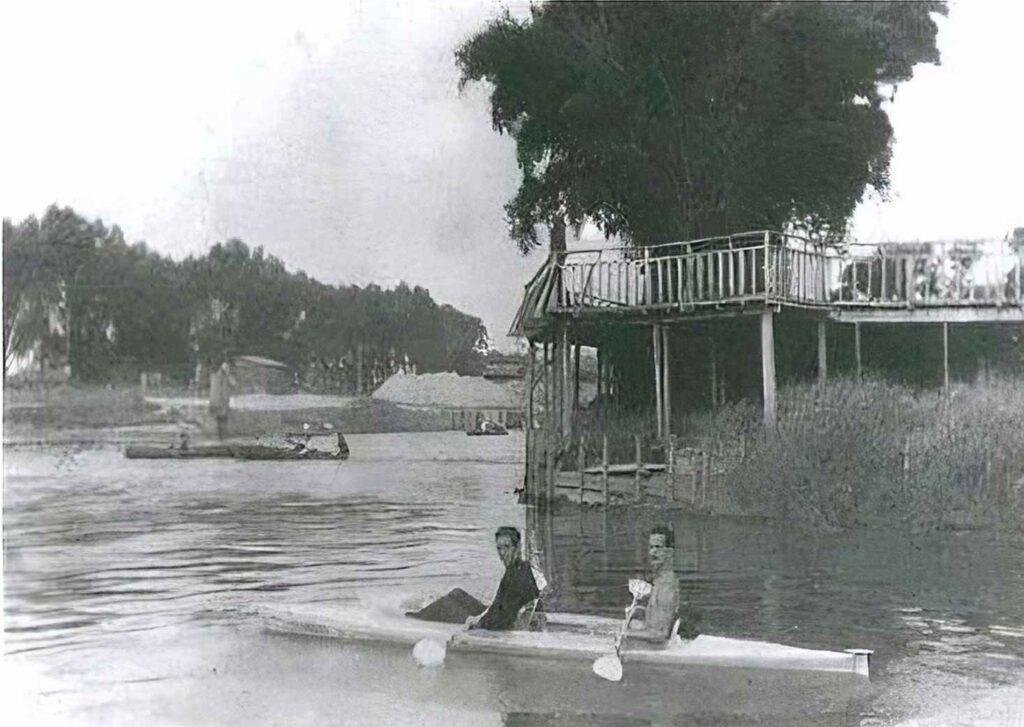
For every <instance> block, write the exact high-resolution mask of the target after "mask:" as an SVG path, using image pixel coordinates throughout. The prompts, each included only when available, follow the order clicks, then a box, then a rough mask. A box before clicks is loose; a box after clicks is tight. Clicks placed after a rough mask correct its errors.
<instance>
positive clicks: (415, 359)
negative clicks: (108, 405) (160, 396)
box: [3, 206, 487, 391]
mask: <svg viewBox="0 0 1024 727" xmlns="http://www.w3.org/2000/svg"><path fill="white" fill-rule="evenodd" d="M3 263H4V270H3V276H4V277H3V281H4V290H3V335H4V376H5V378H6V376H7V374H8V373H9V371H10V370H11V367H12V366H13V365H14V364H15V363H16V362H18V361H22V362H23V361H26V360H28V358H29V357H30V354H31V360H32V362H33V365H36V366H40V367H42V366H50V367H63V366H65V365H66V366H67V367H68V368H69V371H70V377H71V379H72V381H79V382H98V383H116V382H123V381H129V380H130V381H135V380H137V377H138V374H139V372H142V371H146V372H160V373H162V374H163V376H164V378H165V380H166V379H170V380H172V381H174V382H177V383H179V384H186V383H188V382H190V381H191V380H194V379H195V377H196V376H197V373H198V372H200V371H202V370H203V369H205V370H207V371H208V370H209V368H208V367H210V366H217V365H219V363H220V361H221V360H222V359H223V358H224V357H225V356H234V355H240V354H248V355H259V356H265V357H268V358H272V359H276V360H279V361H282V362H284V363H286V364H288V365H290V366H291V367H292V368H293V369H295V370H296V371H298V372H299V373H300V376H301V383H302V385H303V388H306V389H311V390H324V391H356V390H366V389H367V388H369V387H370V386H372V385H373V384H374V383H376V382H378V381H380V380H382V379H383V378H384V377H385V376H387V375H388V374H390V373H391V372H392V371H394V370H395V369H397V368H400V367H415V369H416V370H417V371H419V372H433V371H448V370H455V371H458V372H459V373H463V374H471V373H479V372H480V370H481V368H482V366H483V353H484V351H485V349H486V345H487V330H486V328H485V327H484V325H483V323H482V322H481V321H480V319H479V318H476V317H474V316H471V315H467V314H465V313H463V312H461V311H459V310H456V309H455V308H453V307H451V306H449V305H439V304H438V303H437V302H435V301H434V300H433V299H432V298H431V297H430V293H429V291H427V290H426V289H424V288H421V287H419V286H416V287H412V288H410V287H409V286H408V285H406V284H405V283H401V284H399V285H398V287H396V288H395V289H394V290H384V289H382V288H380V287H379V286H376V285H369V286H366V287H359V286H355V285H350V286H343V285H327V284H324V283H321V282H319V281H317V280H314V279H313V278H310V277H309V276H307V275H306V274H305V273H304V272H301V271H297V272H290V271H288V270H287V269H286V268H285V265H284V263H283V262H282V261H281V260H279V259H278V258H276V257H274V256H273V255H267V254H265V253H264V251H263V249H262V248H260V247H257V248H255V249H250V248H249V247H248V246H247V245H246V244H245V243H244V242H242V241H240V240H237V239H232V240H229V241H227V242H225V243H218V244H216V245H214V246H213V247H212V248H211V249H210V250H209V252H208V253H207V254H206V255H204V256H202V257H192V256H190V257H188V258H187V259H185V260H182V261H180V262H176V261H174V260H172V259H171V258H169V257H165V256H162V255H160V254H159V253H156V252H154V251H152V250H150V249H149V248H148V247H147V246H146V244H145V243H144V242H139V243H135V244H131V245H130V244H128V243H127V242H126V241H125V238H124V234H123V232H122V231H121V230H120V228H118V227H117V226H116V225H114V226H113V227H110V228H108V227H106V226H105V225H104V224H103V223H102V222H101V221H99V220H94V221H89V220H87V219H85V218H84V217H82V216H81V215H79V214H78V213H76V212H75V211H74V210H72V209H70V208H58V207H56V206H51V207H50V208H49V209H47V210H46V212H45V214H44V215H43V216H42V218H41V219H37V218H36V217H35V216H30V217H28V218H26V219H25V220H23V221H22V222H20V223H17V224H15V223H13V222H12V221H11V220H8V219H5V220H4V221H3ZM200 378H202V376H200Z"/></svg>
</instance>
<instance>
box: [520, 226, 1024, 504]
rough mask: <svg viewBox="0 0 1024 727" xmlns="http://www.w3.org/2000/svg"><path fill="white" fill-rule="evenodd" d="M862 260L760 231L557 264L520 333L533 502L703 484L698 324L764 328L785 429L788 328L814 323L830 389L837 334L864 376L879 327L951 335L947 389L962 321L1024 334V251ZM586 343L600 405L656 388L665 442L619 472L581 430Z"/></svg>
mask: <svg viewBox="0 0 1024 727" xmlns="http://www.w3.org/2000/svg"><path fill="white" fill-rule="evenodd" d="M857 249H858V250H863V252H856V251H850V250H841V249H836V248H834V247H829V246H826V245H823V244H820V243H816V242H813V241H811V240H808V239H805V238H801V237H798V236H794V235H788V234H782V233H777V232H770V231H759V232H749V233H743V234H737V235H732V236H728V237H720V238H710V239H704V240H693V241H687V242H680V243H671V244H667V245H657V246H650V247H609V248H600V249H587V250H572V251H569V252H558V253H555V254H553V255H551V256H550V257H549V258H548V259H547V261H546V262H545V263H544V265H543V266H542V267H541V268H540V270H539V271H538V272H537V274H536V275H535V276H534V277H533V279H532V280H531V281H530V282H529V283H528V284H527V286H526V290H525V293H524V297H523V302H522V304H521V306H520V309H519V311H518V313H517V316H516V319H515V321H514V323H513V326H512V330H511V331H510V333H511V334H512V335H519V336H525V337H526V338H527V339H528V341H529V343H530V353H531V355H530V367H529V372H528V374H527V377H528V386H527V392H528V393H527V402H526V429H527V497H528V498H530V499H538V498H539V499H553V498H555V497H556V496H560V495H561V496H565V495H566V494H567V493H568V490H570V489H572V488H575V496H576V497H577V499H580V500H581V501H584V502H589V501H599V502H603V503H612V502H613V501H616V500H619V501H625V500H629V499H636V498H637V497H638V496H639V493H640V489H641V480H642V481H643V482H645V483H646V482H650V483H656V482H659V481H661V480H665V481H666V482H667V483H668V484H664V485H660V487H661V489H662V490H663V491H664V492H665V493H668V499H670V500H671V499H673V497H674V494H678V492H679V491H680V486H679V485H678V483H679V482H683V483H685V482H686V481H687V478H688V477H689V478H691V479H692V475H691V474H689V473H690V470H685V472H683V470H682V469H681V466H680V465H679V464H678V463H677V462H676V461H674V457H675V454H674V452H673V447H674V445H673V441H674V440H673V432H672V423H673V413H672V412H673V405H674V402H675V405H676V406H677V408H678V406H679V399H680V395H679V392H680V384H679V382H680V381H683V380H687V379H688V378H690V376H691V372H689V371H686V370H679V367H678V353H679V350H678V349H679V346H678V345H677V344H678V340H677V339H678V338H679V337H680V335H682V334H683V333H684V332H685V331H687V330H690V331H692V330H693V327H694V326H697V325H700V326H704V327H705V328H704V329H703V330H714V327H715V326H718V325H721V324H722V323H723V322H724V321H728V320H736V319H738V318H739V317H743V316H757V317H758V318H759V325H758V326H757V329H758V331H759V339H760V346H759V349H760V351H759V353H760V369H761V375H760V378H761V386H760V388H761V398H762V401H763V419H764V423H765V426H766V427H768V428H771V427H773V426H774V425H775V422H776V418H777V403H776V402H777V380H776V379H777V371H776V347H777V333H776V326H777V322H778V321H779V320H799V321H801V325H803V324H805V323H806V324H807V325H812V326H813V329H814V330H815V331H816V333H815V334H814V335H816V337H817V356H816V371H817V378H818V381H819V383H820V384H821V385H825V383H826V381H827V378H828V375H829V366H830V362H829V357H828V350H829V335H830V331H836V332H839V331H841V330H848V331H850V332H851V333H852V339H853V342H854V343H853V357H854V358H855V361H854V362H853V363H852V368H853V369H854V370H855V371H856V372H857V375H858V376H859V375H860V373H861V371H862V369H863V362H862V354H861V352H862V341H863V337H864V336H865V335H870V331H865V326H866V325H868V324H887V325H893V324H900V325H907V326H912V325H924V324H932V325H934V326H935V327H939V326H941V346H942V351H943V363H942V366H943V379H942V380H943V382H944V385H945V387H946V389H947V390H948V388H949V386H950V373H949V345H950V344H949V341H950V336H951V335H955V334H952V333H951V331H950V328H951V326H957V327H961V326H971V325H975V324H986V325H999V326H1021V324H1024V279H1022V269H1024V246H1021V245H1020V244H1019V243H1017V244H1016V245H1014V244H1012V243H1009V242H990V243H984V244H982V243H972V244H968V243H956V244H939V243H913V244H887V245H878V246H873V247H870V248H867V247H865V246H861V247H859V248H857ZM645 329H646V330H647V331H649V332H648V333H647V334H645V335H646V336H647V338H646V339H641V337H640V336H639V331H642V330H645ZM626 335H628V336H629V337H630V338H629V341H630V342H631V343H630V344H629V346H627V347H626V348H628V349H639V348H641V347H642V348H643V349H644V350H645V351H646V352H647V353H646V354H644V355H647V356H649V357H650V358H648V359H647V360H648V361H649V363H648V364H647V365H646V366H640V365H639V363H638V362H639V359H638V358H637V357H636V351H635V350H625V351H624V350H623V346H621V345H620V347H619V350H617V351H616V350H613V349H612V347H611V346H610V344H609V342H610V341H613V340H615V339H616V337H618V338H620V339H621V338H623V337H624V336H626ZM701 340H702V341H703V340H705V339H701ZM715 340H716V339H715V337H714V336H713V335H711V336H707V337H706V341H707V343H706V350H705V351H703V352H702V353H703V355H704V356H705V357H706V361H707V364H706V367H705V368H706V369H708V370H710V392H711V401H712V402H716V401H718V400H719V399H720V397H721V391H720V386H721V382H720V379H719V376H720V371H721V369H722V368H723V359H722V356H723V352H722V351H720V350H718V348H717V347H716V345H715ZM641 341H643V342H642V343H641ZM691 342H692V341H691ZM581 347H591V348H595V349H597V356H598V398H599V399H600V398H602V397H609V396H615V395H616V394H617V393H620V392H618V391H617V390H618V389H621V388H624V387H632V388H633V389H634V390H635V391H634V393H636V392H637V391H649V392H650V393H649V395H650V400H649V401H650V413H651V415H652V416H653V420H654V421H653V425H654V426H653V427H652V431H653V437H652V438H651V439H649V440H648V441H647V442H646V443H644V444H643V446H642V444H641V442H640V440H639V438H638V439H637V443H636V446H635V451H633V452H632V453H631V455H632V456H631V457H630V458H629V460H628V461H627V459H626V458H625V457H624V456H622V455H621V454H620V456H619V457H618V458H613V459H615V461H610V460H609V455H608V444H607V441H605V443H604V448H603V449H604V452H603V457H601V458H600V463H597V462H594V461H593V459H594V458H593V457H588V455H587V452H586V451H585V450H586V448H587V447H588V446H589V447H590V448H591V449H593V448H594V447H595V445H594V442H590V444H589V445H587V444H584V437H585V436H597V437H600V436H601V434H600V433H599V432H593V431H590V432H580V431H574V428H579V426H580V425H578V424H576V422H577V419H578V415H579V413H580V394H579V392H580V384H579V375H580V374H579V372H580V349H581ZM690 349H692V345H691V346H690ZM690 353H691V354H692V350H691V351H690ZM641 369H643V371H641ZM683 403H684V404H685V402H683ZM677 413H679V412H677ZM620 449H621V447H620ZM650 450H656V451H659V452H660V456H659V458H657V459H651V458H650V457H649V456H648V454H649V451H650ZM649 460H650V461H649ZM595 468H596V469H595ZM630 468H632V469H630ZM681 472H683V473H681ZM629 474H632V475H633V476H632V478H630V477H628V476H627V475H629ZM630 479H632V483H631V484H632V486H633V492H632V494H631V493H630V492H629V483H627V480H630ZM704 481H705V482H706V478H705V480H704ZM609 482H611V483H612V484H609ZM673 483H675V484H673ZM648 489H654V488H653V487H649V488H648ZM684 489H685V488H684ZM696 497H697V496H696V494H694V495H693V496H692V497H691V498H690V499H691V500H692V501H696ZM691 504H693V502H691Z"/></svg>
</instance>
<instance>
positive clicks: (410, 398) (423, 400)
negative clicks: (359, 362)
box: [373, 372, 522, 409]
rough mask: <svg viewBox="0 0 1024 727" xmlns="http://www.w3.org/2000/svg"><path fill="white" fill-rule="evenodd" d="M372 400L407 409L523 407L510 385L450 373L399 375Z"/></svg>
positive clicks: (375, 394) (386, 382) (394, 376)
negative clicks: (403, 405) (414, 407)
mask: <svg viewBox="0 0 1024 727" xmlns="http://www.w3.org/2000/svg"><path fill="white" fill-rule="evenodd" d="M373 398H374V399H379V400H381V401H390V402H392V403H394V404H406V405H409V406H435V407H447V408H462V409H518V408H520V407H521V406H522V397H521V396H518V395H517V394H516V392H515V390H514V388H513V387H511V386H503V385H502V384H498V383H495V382H493V381H489V380H487V379H485V378H483V377H481V376H459V375H458V374H456V373H452V372H446V373H441V374H405V373H402V372H398V373H396V374H394V375H393V376H391V378H389V379H388V380H387V381H385V382H384V383H383V384H381V385H380V387H379V388H378V389H377V390H376V391H375V392H373Z"/></svg>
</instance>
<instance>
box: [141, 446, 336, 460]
mask: <svg viewBox="0 0 1024 727" xmlns="http://www.w3.org/2000/svg"><path fill="white" fill-rule="evenodd" d="M124 456H125V457H127V458H128V459H202V458H210V457H219V458H225V459H243V460H292V461H300V462H301V461H307V460H327V461H336V462H340V461H343V460H346V459H348V452H347V451H346V452H341V453H336V452H321V451H320V450H317V449H303V450H298V451H296V450H294V449H285V448H283V447H270V446H267V445H263V444H213V445H203V446H195V447H188V448H181V447H152V446H140V445H129V446H128V447H127V448H126V449H125V451H124Z"/></svg>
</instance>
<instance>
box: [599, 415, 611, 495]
mask: <svg viewBox="0 0 1024 727" xmlns="http://www.w3.org/2000/svg"><path fill="white" fill-rule="evenodd" d="M601 487H602V488H604V506H605V507H608V501H609V499H610V498H609V497H608V432H605V433H604V435H602V437H601Z"/></svg>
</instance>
